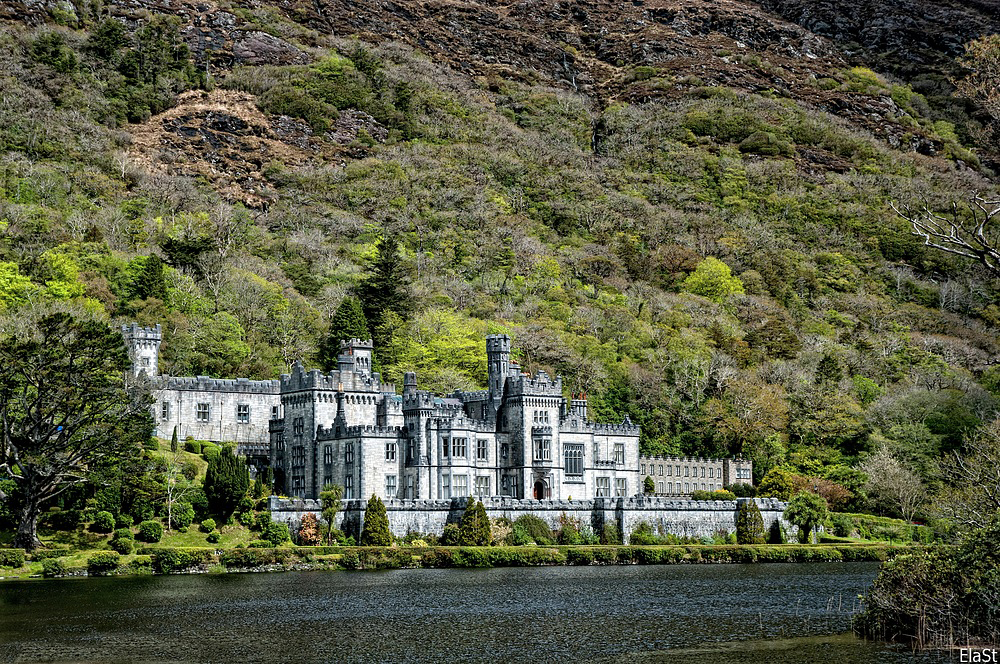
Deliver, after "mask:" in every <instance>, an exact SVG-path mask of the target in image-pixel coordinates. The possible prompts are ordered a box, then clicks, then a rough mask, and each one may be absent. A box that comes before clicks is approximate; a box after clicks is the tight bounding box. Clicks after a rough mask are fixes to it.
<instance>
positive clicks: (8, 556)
mask: <svg viewBox="0 0 1000 664" xmlns="http://www.w3.org/2000/svg"><path fill="white" fill-rule="evenodd" d="M23 566H24V549H0V567H23Z"/></svg>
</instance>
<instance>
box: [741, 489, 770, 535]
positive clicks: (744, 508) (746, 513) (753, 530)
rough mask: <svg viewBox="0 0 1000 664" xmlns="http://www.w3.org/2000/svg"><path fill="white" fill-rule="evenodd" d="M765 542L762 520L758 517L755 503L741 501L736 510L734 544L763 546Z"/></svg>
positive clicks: (758, 512) (758, 509) (752, 501)
mask: <svg viewBox="0 0 1000 664" xmlns="http://www.w3.org/2000/svg"><path fill="white" fill-rule="evenodd" d="M765 541H767V532H766V531H765V530H764V518H763V517H762V516H761V515H760V508H759V507H757V502H756V501H754V500H752V499H750V500H741V501H740V502H739V506H738V507H737V508H736V543H737V544H763V543H764V542H765Z"/></svg>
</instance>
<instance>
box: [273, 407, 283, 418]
mask: <svg viewBox="0 0 1000 664" xmlns="http://www.w3.org/2000/svg"><path fill="white" fill-rule="evenodd" d="M279 412H281V411H280V410H279V407H278V406H271V419H272V420H276V419H278V413H279Z"/></svg>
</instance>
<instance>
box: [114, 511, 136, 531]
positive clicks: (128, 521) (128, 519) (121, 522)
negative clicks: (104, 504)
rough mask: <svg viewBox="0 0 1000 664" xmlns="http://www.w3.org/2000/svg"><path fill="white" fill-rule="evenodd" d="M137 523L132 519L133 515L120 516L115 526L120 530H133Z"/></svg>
mask: <svg viewBox="0 0 1000 664" xmlns="http://www.w3.org/2000/svg"><path fill="white" fill-rule="evenodd" d="M134 523H135V519H133V518H132V515H131V514H119V515H118V518H117V519H115V525H116V526H118V527H119V528H131V527H132V525H133V524H134Z"/></svg>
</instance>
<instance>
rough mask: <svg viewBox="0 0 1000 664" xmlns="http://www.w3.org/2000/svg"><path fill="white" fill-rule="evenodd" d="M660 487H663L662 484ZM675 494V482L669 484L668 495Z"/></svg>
mask: <svg viewBox="0 0 1000 664" xmlns="http://www.w3.org/2000/svg"><path fill="white" fill-rule="evenodd" d="M660 486H663V485H662V484H660ZM673 492H674V483H673V482H667V493H673Z"/></svg>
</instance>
